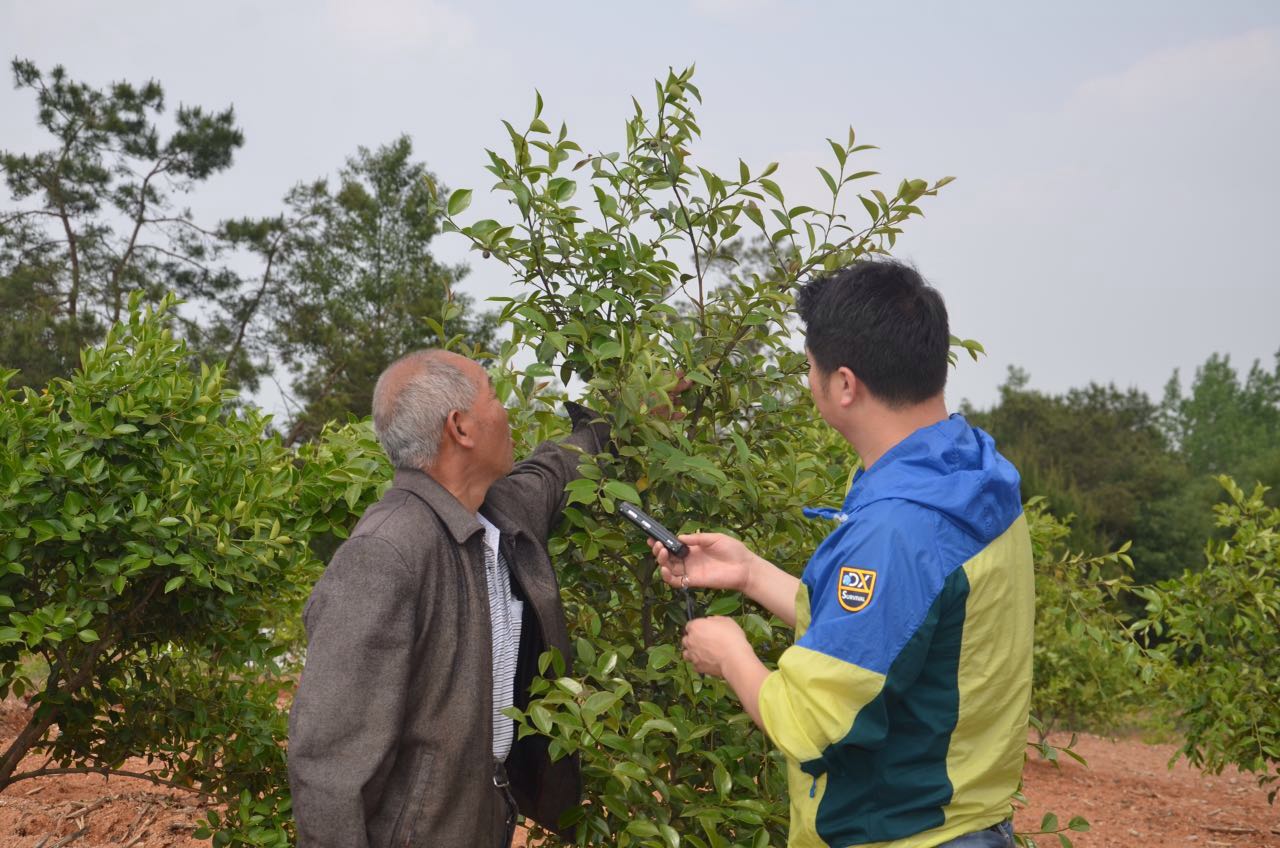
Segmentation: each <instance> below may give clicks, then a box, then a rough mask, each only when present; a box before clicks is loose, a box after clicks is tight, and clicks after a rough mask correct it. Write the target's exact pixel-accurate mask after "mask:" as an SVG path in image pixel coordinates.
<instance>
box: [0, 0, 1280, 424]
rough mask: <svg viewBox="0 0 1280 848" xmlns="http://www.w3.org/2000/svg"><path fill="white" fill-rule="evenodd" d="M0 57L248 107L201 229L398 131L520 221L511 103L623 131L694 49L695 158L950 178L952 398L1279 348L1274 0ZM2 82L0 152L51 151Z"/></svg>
mask: <svg viewBox="0 0 1280 848" xmlns="http://www.w3.org/2000/svg"><path fill="white" fill-rule="evenodd" d="M0 54H2V55H3V56H4V58H5V59H6V61H7V60H8V59H10V58H12V57H15V56H20V57H23V58H30V59H33V60H35V61H36V63H37V64H38V65H39V66H40V67H41V68H42V69H45V70H47V69H49V68H50V67H52V65H54V64H58V63H61V64H63V65H65V66H66V67H67V69H68V71H69V72H70V74H71V75H72V76H73V77H74V78H77V79H83V80H86V81H89V82H92V83H95V84H106V83H108V82H110V81H112V80H116V79H129V80H133V81H141V80H144V79H146V78H155V79H157V80H159V81H160V82H161V83H162V84H163V85H164V88H165V92H166V95H167V100H168V103H169V104H170V106H171V108H172V107H174V106H176V105H177V104H178V103H179V102H182V103H189V104H199V105H202V106H205V107H210V108H217V107H222V106H225V105H227V104H234V106H235V107H236V111H237V115H238V118H239V122H240V125H241V127H242V128H243V130H244V132H245V136H246V144H245V147H244V148H243V149H242V150H241V152H240V153H239V155H238V157H237V161H236V164H235V165H234V166H233V167H232V168H231V169H230V170H229V171H227V172H226V173H224V174H222V175H220V176H218V177H216V178H214V179H213V180H211V181H210V182H209V183H207V184H205V185H204V186H202V187H201V188H200V189H199V190H198V192H197V194H196V195H194V196H193V198H192V202H191V205H192V207H193V209H194V211H195V212H196V215H197V217H198V218H199V219H200V220H202V221H205V222H208V223H212V222H214V221H216V220H217V219H219V218H222V217H228V216H239V215H255V214H271V213H274V212H276V211H278V210H279V209H280V208H281V198H282V197H283V195H284V193H285V192H286V191H287V190H288V189H289V188H290V187H291V186H292V185H293V184H295V183H297V182H299V181H302V180H311V179H314V178H316V177H319V176H323V175H326V174H334V173H335V172H336V171H337V169H338V167H339V166H340V165H341V164H342V162H343V160H344V159H345V158H346V157H347V156H349V155H351V154H352V153H353V152H354V151H355V149H356V147H357V146H359V145H365V146H369V147H376V146H378V145H380V144H384V143H386V142H388V141H390V140H392V139H393V138H395V137H396V136H397V135H398V134H400V133H402V132H403V133H409V134H410V135H411V136H412V137H413V140H414V143H415V150H416V153H417V156H418V158H419V159H421V160H423V161H425V162H426V163H427V164H428V166H429V167H430V168H431V169H432V170H433V171H434V172H435V173H436V174H437V175H439V177H440V178H441V179H442V180H443V181H444V182H445V183H447V184H448V185H450V186H452V187H455V188H456V187H470V188H474V189H476V190H477V191H476V199H475V202H474V203H473V205H472V209H471V210H470V214H474V215H476V216H477V217H505V216H506V214H507V213H506V212H505V210H504V207H503V204H502V203H500V202H499V201H498V200H497V199H496V198H493V197H490V196H488V195H487V194H486V193H485V192H486V190H487V187H488V185H489V184H490V182H491V180H490V179H489V176H490V175H489V174H488V173H487V172H485V171H484V170H483V167H484V164H485V161H486V160H485V155H484V148H485V147H498V146H502V145H504V144H505V143H506V133H505V130H503V128H502V126H501V124H500V120H501V119H503V118H508V119H512V120H513V121H515V120H527V118H528V116H529V114H530V110H531V107H532V101H533V91H534V89H535V87H536V88H537V89H539V90H540V91H541V92H542V95H543V98H544V100H545V101H546V109H545V111H544V115H543V117H544V118H545V119H547V121H548V123H553V122H558V121H559V120H562V119H563V120H565V121H567V122H568V124H569V128H570V133H571V135H572V136H574V137H575V138H576V139H577V140H578V141H579V143H581V144H582V145H583V146H584V147H585V148H588V149H606V150H617V149H619V148H621V147H622V145H623V136H622V126H623V122H624V120H625V119H626V117H627V116H628V115H629V114H630V112H631V106H630V97H631V95H633V94H634V95H636V96H637V97H638V98H639V99H640V100H641V102H642V103H647V102H648V100H649V99H650V98H651V97H652V92H653V84H652V79H653V78H654V77H657V76H665V74H666V70H667V67H668V66H676V67H682V66H684V65H687V64H689V63H691V62H696V63H697V66H698V72H697V76H696V78H695V81H696V82H697V84H698V86H699V87H700V89H701V91H702V94H703V97H704V101H705V103H704V106H703V107H702V109H701V111H700V113H699V117H700V124H701V127H702V130H703V138H702V141H701V143H700V145H698V146H697V147H695V150H694V153H695V156H696V157H697V160H698V161H699V162H700V163H701V164H706V165H707V166H708V167H712V168H732V167H735V163H736V160H737V158H739V157H741V158H743V159H746V160H747V161H748V162H750V163H753V164H757V165H761V166H762V165H764V164H765V163H767V162H769V161H778V162H780V163H781V169H780V171H779V173H778V175H777V176H776V179H777V180H778V182H779V183H780V184H781V185H782V187H783V188H784V189H785V190H786V192H787V198H788V201H789V202H791V203H799V202H807V201H809V200H817V199H819V198H821V197H822V194H821V192H823V191H825V189H823V188H822V186H821V183H820V180H819V178H818V176H817V174H816V172H815V171H814V165H817V164H826V161H827V159H828V158H829V156H830V152H829V149H828V148H827V145H826V142H825V141H824V138H826V137H828V136H835V137H842V136H843V134H844V133H845V129H846V127H847V126H849V125H850V124H852V125H853V126H854V127H855V128H856V129H857V131H858V134H859V137H860V138H861V139H862V140H865V141H867V142H870V143H873V144H878V145H879V146H880V147H881V148H882V150H881V151H879V152H877V153H873V154H871V155H870V156H869V158H868V159H867V160H866V162H867V166H868V167H870V168H873V169H875V170H879V171H881V172H883V173H884V177H883V181H882V182H881V183H880V185H881V186H883V187H884V188H887V189H892V188H893V187H895V186H896V185H897V182H898V180H899V179H900V178H902V177H924V178H929V179H934V178H937V177H941V176H944V175H954V176H956V177H957V178H958V179H957V181H956V182H955V183H953V184H952V185H951V186H948V187H947V188H946V189H944V191H943V193H942V195H941V196H940V197H938V198H935V199H932V200H927V201H926V204H925V206H924V210H925V213H926V214H927V216H928V217H927V218H926V219H924V220H918V221H915V222H913V223H912V224H911V225H910V226H909V228H908V230H907V232H906V235H905V236H904V237H903V238H902V239H901V240H900V241H899V246H898V250H897V255H898V256H899V257H900V258H903V259H906V260H909V261H912V262H914V263H915V264H916V265H917V266H918V267H919V269H920V270H921V272H922V273H923V274H924V275H925V276H926V277H927V278H929V279H930V280H931V281H932V282H933V283H934V284H935V285H936V286H937V287H938V288H939V289H940V290H941V291H942V293H943V295H944V296H945V298H946V300H947V303H948V305H949V307H950V311H951V317H952V328H953V331H954V332H956V334H957V335H962V336H965V337H971V338H976V339H978V340H980V341H981V342H982V343H983V344H984V345H986V347H987V350H988V353H989V355H988V356H987V357H986V358H984V359H983V360H982V361H981V362H979V363H977V364H973V363H971V362H968V361H965V362H962V363H961V365H960V366H959V368H958V369H957V370H956V371H955V372H954V373H953V376H952V380H951V384H950V387H949V390H948V396H949V399H950V400H951V402H952V403H956V402H958V401H959V400H960V399H961V398H968V399H970V400H972V401H973V402H975V403H976V404H978V405H979V406H985V405H987V404H989V403H991V402H992V401H993V400H994V399H995V398H996V387H997V386H998V385H999V384H1000V382H1001V381H1002V380H1003V379H1004V375H1005V370H1006V367H1007V366H1008V365H1010V364H1017V365H1020V366H1022V367H1023V368H1025V369H1027V370H1028V371H1029V372H1030V373H1031V379H1032V386H1034V387H1036V388H1040V389H1044V390H1047V391H1054V392H1057V391H1063V390H1065V389H1067V388H1070V387H1073V386H1080V385H1083V384H1085V383H1087V382H1088V381H1090V380H1097V381H1101V382H1111V381H1113V382H1115V383H1117V384H1119V385H1120V386H1121V387H1128V386H1136V387H1138V388H1141V389H1144V390H1146V391H1147V392H1149V393H1151V394H1152V395H1153V397H1155V398H1157V399H1158V397H1159V395H1160V392H1161V389H1162V386H1163V384H1164V382H1165V381H1166V380H1167V379H1168V377H1169V375H1170V374H1171V373H1172V371H1173V369H1174V368H1180V369H1182V371H1183V374H1184V376H1186V375H1189V373H1190V372H1192V371H1193V370H1194V368H1195V366H1196V365H1198V364H1199V363H1201V362H1203V361H1204V359H1205V358H1206V357H1207V356H1208V355H1209V354H1210V353H1212V352H1214V351H1218V352H1223V353H1229V354H1230V355H1231V356H1232V359H1233V360H1234V361H1235V362H1236V363H1237V364H1239V365H1241V366H1247V365H1248V363H1250V362H1251V361H1252V360H1254V359H1255V358H1261V359H1263V360H1264V362H1266V363H1268V364H1269V363H1270V361H1271V357H1272V355H1273V354H1274V353H1275V351H1276V350H1277V349H1280V321H1278V318H1280V285H1278V284H1280V272H1278V271H1277V266H1276V262H1277V260H1276V259H1275V258H1273V255H1272V250H1273V246H1274V245H1275V244H1276V242H1277V231H1278V230H1280V226H1278V225H1280V214H1277V212H1276V211H1275V210H1276V204H1277V203H1278V202H1280V164H1278V159H1280V156H1278V154H1277V151H1280V3H1277V2H1271V0H1257V1H1256V2H1244V0H1238V2H1230V0H1219V1H1218V2H1214V3H1204V2H1167V0H1150V2H1143V3H1138V2H1126V3H1117V2H1114V0H1112V2H1071V3H1054V4H1048V3H1034V4H1032V3H1021V2H1018V3H1015V2H1006V3H993V2H981V3H979V2H965V3H961V2H912V3H884V2H877V3H864V2H829V3H826V2H802V3H783V2H773V0H684V1H683V2H676V0H672V1H671V2H657V1H656V0H655V2H649V3H633V4H619V3H608V2H595V3H585V2H582V3H569V2H558V3H557V2H545V3H499V2H485V1H484V0H477V2H472V3H470V4H463V3H459V2H453V0H362V2H359V3H348V2H337V1H336V0H332V2H322V1H321V0H317V2H243V1H242V0H222V2H218V3H202V4H200V5H199V6H195V5H191V4H185V3H174V2H154V0H151V1H149V2H140V1H138V2H120V3H112V4H104V3H101V2H91V1H90V0H59V2H56V3H54V2H45V1H44V0H0ZM5 75H6V77H7V78H8V77H9V75H8V70H7V68H6V69H5ZM10 82H11V78H9V79H6V84H5V85H3V86H0V148H7V149H18V150H29V149H35V148H38V147H40V146H45V145H46V144H47V143H48V142H47V140H46V139H43V138H41V137H40V136H39V135H38V134H37V133H36V132H35V130H34V126H33V125H34V109H33V104H32V99H31V98H30V96H29V95H27V94H18V93H17V92H15V91H13V90H12V87H11V85H10V84H9V83H10ZM437 244H438V251H437V252H438V254H439V255H440V256H441V257H442V258H444V259H446V260H449V261H458V260H460V259H465V260H466V261H468V262H469V263H470V265H471V269H472V273H471V275H470V277H468V279H467V281H466V283H465V284H464V286H463V289H464V290H465V291H467V292H468V293H470V294H472V295H473V296H475V297H476V298H477V299H479V300H482V299H483V298H485V297H488V296H492V295H496V294H503V293H507V291H508V286H507V283H508V278H507V277H506V275H505V274H504V273H503V269H502V268H501V266H499V265H498V264H497V263H495V262H485V261H484V260H482V259H481V258H480V257H479V256H478V255H476V254H470V255H468V254H467V253H466V251H465V245H463V244H462V243H461V240H460V238H459V237H457V236H442V237H441V238H440V239H439V240H438V242H437ZM262 401H263V403H264V405H266V406H268V407H272V406H275V405H276V404H277V403H278V398H277V399H275V400H273V399H272V398H271V397H268V396H265V395H264V397H263V398H262Z"/></svg>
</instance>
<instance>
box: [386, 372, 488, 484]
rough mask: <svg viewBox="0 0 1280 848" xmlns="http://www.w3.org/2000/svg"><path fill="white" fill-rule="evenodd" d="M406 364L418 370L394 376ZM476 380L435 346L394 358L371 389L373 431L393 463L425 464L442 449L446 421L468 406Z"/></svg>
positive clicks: (405, 465)
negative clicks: (457, 410)
mask: <svg viewBox="0 0 1280 848" xmlns="http://www.w3.org/2000/svg"><path fill="white" fill-rule="evenodd" d="M410 363H413V364H416V365H418V370H417V373H415V374H414V375H413V376H412V377H409V378H408V379H407V380H398V379H396V377H395V376H390V375H393V374H394V372H396V371H398V370H400V369H401V368H404V367H405V366H407V365H409V364H410ZM475 398H476V384H475V383H474V382H472V381H471V379H470V378H469V377H467V375H466V374H464V373H462V370H461V369H460V368H458V366H457V365H455V364H453V363H452V362H450V361H449V358H448V357H446V356H443V355H441V351H437V350H420V351H415V352H414V353H410V354H408V355H407V356H404V357H401V358H400V359H398V360H396V361H395V362H394V363H392V364H391V365H390V366H388V367H387V369H386V370H385V371H383V372H382V376H380V377H379V378H378V384H377V386H375V387H374V390H373V431H374V433H376V434H377V436H378V441H379V442H380V443H381V444H382V449H383V450H384V451H386V452H387V458H388V459H390V460H391V464H392V465H394V466H395V467H396V468H426V467H427V466H429V465H430V464H431V463H433V462H434V461H435V459H436V454H437V453H439V451H440V437H441V435H442V433H443V432H444V423H445V420H446V419H447V418H448V417H449V413H450V412H452V411H453V410H455V409H469V408H470V407H471V404H472V403H473V402H474V401H475Z"/></svg>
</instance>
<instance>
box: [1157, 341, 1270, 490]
mask: <svg viewBox="0 0 1280 848" xmlns="http://www.w3.org/2000/svg"><path fill="white" fill-rule="evenodd" d="M1160 411H1161V416H1162V419H1161V420H1162V425H1163V427H1164V429H1165V432H1166V433H1167V434H1168V436H1169V438H1170V440H1171V441H1172V442H1173V443H1174V444H1175V445H1177V446H1178V448H1179V449H1180V451H1181V452H1182V455H1183V456H1184V457H1185V458H1186V461H1187V464H1188V466H1189V467H1190V468H1191V470H1192V471H1193V472H1194V473H1196V474H1199V475H1219V474H1227V475H1230V476H1232V477H1235V478H1236V479H1238V480H1240V481H1241V482H1243V483H1246V484H1251V483H1254V482H1261V483H1263V484H1265V485H1267V486H1271V487H1273V491H1272V492H1271V493H1270V497H1271V498H1272V499H1273V502H1275V501H1274V498H1275V487H1277V486H1278V485H1280V351H1278V352H1277V353H1276V358H1275V365H1274V366H1273V368H1272V370H1270V371H1268V370H1266V369H1265V368H1263V367H1262V365H1261V363H1260V362H1259V361H1257V360H1255V361H1254V363H1253V365H1252V367H1250V369H1249V373H1248V375H1246V376H1245V378H1244V379H1243V380H1241V379H1240V375H1239V374H1238V373H1237V371H1236V369H1235V368H1234V367H1232V365H1231V357H1229V356H1225V355H1220V354H1216V353H1215V354H1213V355H1211V356H1210V357H1209V358H1208V359H1207V360H1205V363H1204V365H1202V366H1200V367H1199V368H1197V369H1196V375H1195V379H1193V380H1192V381H1191V386H1190V391H1189V392H1188V393H1187V394H1185V395H1184V394H1183V392H1182V384H1181V381H1180V380H1179V379H1178V372H1176V371H1175V372H1174V374H1173V376H1172V377H1171V378H1170V379H1169V382H1168V384H1167V385H1166V386H1165V390H1164V403H1163V404H1162V405H1161V410H1160Z"/></svg>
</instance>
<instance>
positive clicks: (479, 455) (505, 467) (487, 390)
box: [467, 362, 515, 479]
mask: <svg viewBox="0 0 1280 848" xmlns="http://www.w3.org/2000/svg"><path fill="white" fill-rule="evenodd" d="M471 365H472V368H470V369H468V370H469V371H470V372H471V379H472V381H473V382H474V383H475V384H476V398H475V400H474V401H472V403H471V409H469V410H468V411H467V412H468V417H469V418H470V419H471V420H472V421H473V422H474V425H473V426H474V427H475V429H476V432H475V440H476V459H477V461H478V462H480V463H482V464H483V465H484V467H485V468H486V469H488V470H490V471H492V472H493V474H494V478H495V479H497V478H498V477H503V476H506V475H507V474H508V473H509V472H510V471H511V469H512V467H513V466H514V465H515V446H514V445H513V444H512V441H511V422H510V421H509V420H508V418H507V408H506V407H505V406H503V405H502V401H500V400H498V393H497V392H496V391H495V390H494V388H493V381H492V380H490V379H489V375H488V374H487V373H485V370H484V369H483V368H481V367H480V366H479V365H477V364H476V363H474V362H473V363H471Z"/></svg>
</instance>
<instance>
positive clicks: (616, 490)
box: [604, 480, 640, 506]
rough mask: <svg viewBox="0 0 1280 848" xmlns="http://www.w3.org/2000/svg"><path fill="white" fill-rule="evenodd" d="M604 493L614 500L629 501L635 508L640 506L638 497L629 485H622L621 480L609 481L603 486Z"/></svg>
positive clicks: (633, 488)
mask: <svg viewBox="0 0 1280 848" xmlns="http://www.w3.org/2000/svg"><path fill="white" fill-rule="evenodd" d="M604 491H605V494H607V495H608V496H609V497H611V498H614V499H616V500H620V501H629V502H631V503H633V504H635V505H637V506H639V505H640V495H639V494H638V493H637V492H636V490H635V487H634V486H632V485H631V484H630V483H623V482H622V481H621V480H610V481H609V482H607V483H605V484H604Z"/></svg>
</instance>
